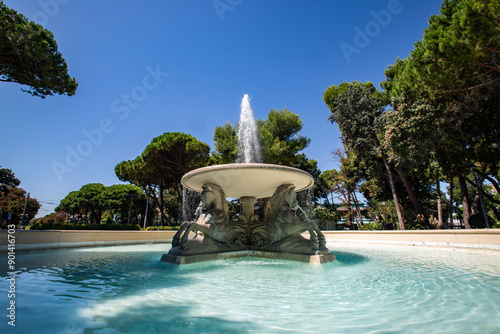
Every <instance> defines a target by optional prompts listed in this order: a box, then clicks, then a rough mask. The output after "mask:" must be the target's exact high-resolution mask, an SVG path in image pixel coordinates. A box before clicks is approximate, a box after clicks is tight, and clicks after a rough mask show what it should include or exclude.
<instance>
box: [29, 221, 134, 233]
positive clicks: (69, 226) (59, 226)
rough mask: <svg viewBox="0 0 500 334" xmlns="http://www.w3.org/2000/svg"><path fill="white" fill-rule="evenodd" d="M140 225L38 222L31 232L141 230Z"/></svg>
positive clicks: (33, 225) (32, 226)
mask: <svg viewBox="0 0 500 334" xmlns="http://www.w3.org/2000/svg"><path fill="white" fill-rule="evenodd" d="M140 229H141V227H140V226H139V225H134V224H130V225H127V224H73V223H56V222H50V221H48V222H36V223H34V224H32V225H31V227H30V230H117V231H118V230H136V231H138V230H140Z"/></svg>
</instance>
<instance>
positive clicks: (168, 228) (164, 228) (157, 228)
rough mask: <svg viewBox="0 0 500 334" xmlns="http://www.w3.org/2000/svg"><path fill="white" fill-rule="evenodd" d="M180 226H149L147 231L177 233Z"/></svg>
mask: <svg viewBox="0 0 500 334" xmlns="http://www.w3.org/2000/svg"><path fill="white" fill-rule="evenodd" d="M179 227H180V226H148V227H146V231H177V230H178V229H179Z"/></svg>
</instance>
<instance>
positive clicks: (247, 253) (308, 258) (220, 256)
mask: <svg viewBox="0 0 500 334" xmlns="http://www.w3.org/2000/svg"><path fill="white" fill-rule="evenodd" d="M240 257H258V258H265V259H273V260H291V261H297V262H305V263H309V264H324V263H328V262H332V261H335V260H336V258H335V254H333V253H329V254H322V255H305V254H292V253H278V252H264V251H258V250H242V251H235V252H223V253H211V254H197V255H171V254H163V256H162V257H161V261H163V262H168V263H173V264H189V263H196V262H203V261H213V260H227V259H234V258H240Z"/></svg>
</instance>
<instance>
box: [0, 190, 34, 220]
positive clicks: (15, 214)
mask: <svg viewBox="0 0 500 334" xmlns="http://www.w3.org/2000/svg"><path fill="white" fill-rule="evenodd" d="M26 199H27V193H26V191H25V190H24V189H22V188H17V187H7V188H6V191H5V192H1V191H0V215H1V218H0V225H5V224H7V223H8V219H7V217H8V214H9V213H11V214H12V217H11V219H10V223H11V224H15V225H17V224H18V223H19V222H20V220H21V218H22V214H23V212H24V207H25V205H26ZM27 203H28V205H27V206H26V217H25V218H26V219H27V220H28V221H30V220H32V219H33V218H34V217H35V216H36V214H37V213H38V209H40V203H39V202H38V201H37V200H36V199H34V198H31V197H30V198H29V199H28V201H27Z"/></svg>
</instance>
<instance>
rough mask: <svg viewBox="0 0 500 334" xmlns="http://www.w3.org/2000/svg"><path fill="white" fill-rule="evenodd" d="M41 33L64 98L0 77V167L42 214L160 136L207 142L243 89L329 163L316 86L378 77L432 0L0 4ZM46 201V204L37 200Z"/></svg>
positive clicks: (26, 0) (403, 49)
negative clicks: (295, 118) (279, 114)
mask: <svg viewBox="0 0 500 334" xmlns="http://www.w3.org/2000/svg"><path fill="white" fill-rule="evenodd" d="M4 3H5V4H6V5H7V6H9V7H10V8H13V9H15V10H17V11H18V12H20V13H22V14H24V15H25V16H27V17H28V18H29V19H30V20H34V21H36V22H38V23H42V24H43V25H44V27H45V28H47V29H49V30H50V31H52V32H53V33H54V36H55V39H56V41H57V43H58V45H59V51H60V52H61V53H62V54H63V57H64V58H65V59H66V61H67V63H68V68H69V73H70V75H71V76H72V77H75V78H76V80H77V81H78V83H79V85H78V89H77V92H76V95H74V96H72V97H67V96H59V95H57V96H52V97H47V98H46V99H40V98H38V97H32V96H31V95H30V94H28V93H24V92H22V91H21V87H22V86H21V85H19V84H15V83H3V82H0V101H1V102H0V113H1V120H2V123H1V137H0V165H1V166H2V167H4V168H10V169H12V170H13V172H14V173H15V175H16V177H18V178H19V179H20V180H21V185H20V186H21V187H22V188H24V189H26V190H27V191H28V192H30V193H31V197H34V198H37V199H38V200H39V201H40V202H41V203H42V208H41V209H40V211H39V213H38V216H44V215H46V214H48V213H50V212H53V209H54V208H55V206H56V205H57V204H58V203H59V201H60V200H61V199H62V198H64V197H65V196H66V195H67V194H68V193H69V192H70V191H73V190H78V189H79V188H80V187H81V186H82V185H84V184H87V183H92V182H99V183H103V184H104V185H106V186H109V185H112V184H116V183H120V181H119V180H118V179H117V177H116V176H115V173H114V167H115V165H116V164H118V163H119V162H121V161H123V160H129V159H134V158H135V157H137V156H138V155H140V154H141V152H142V151H143V149H144V148H145V147H146V145H147V144H149V143H150V142H151V140H152V139H153V138H154V137H156V136H159V135H161V134H162V133H164V132H185V133H189V134H191V135H193V136H194V137H196V138H197V139H199V140H201V141H203V142H205V143H207V144H209V145H210V146H211V147H212V148H213V139H212V137H213V133H214V129H215V127H216V126H217V125H223V124H224V123H225V122H226V121H230V122H231V123H233V124H234V123H236V122H238V119H239V108H240V103H241V100H242V98H243V95H244V94H249V95H250V97H251V99H252V102H251V103H252V109H253V112H254V115H255V118H256V119H262V118H266V116H267V113H268V112H269V110H270V109H273V108H274V109H282V108H285V107H286V108H288V109H289V110H291V111H293V112H295V113H297V114H298V115H299V116H300V117H301V118H302V120H303V123H304V125H303V128H302V131H301V134H302V135H304V136H308V137H310V138H311V144H310V146H309V147H308V148H307V149H306V150H305V153H306V154H307V157H308V158H310V159H315V160H317V161H318V165H319V168H320V169H321V170H322V171H324V170H328V169H332V168H336V167H337V163H336V162H335V161H332V158H331V154H330V152H331V151H332V150H333V149H335V148H338V147H340V146H341V144H340V140H339V136H340V133H339V130H338V128H337V126H336V125H335V124H331V123H330V122H329V121H328V120H327V118H328V116H329V114H330V112H329V110H328V108H327V107H326V105H325V104H324V102H323V92H324V91H325V89H326V88H327V87H328V86H330V85H338V84H339V83H341V82H343V81H353V80H358V81H372V82H374V83H375V84H376V85H378V83H379V82H380V81H382V80H384V69H385V68H386V66H387V65H389V64H393V63H394V61H395V59H396V57H401V58H404V57H407V56H408V54H409V53H410V51H411V50H412V48H413V44H414V43H415V42H416V41H417V40H419V39H421V37H422V34H423V30H424V29H425V28H426V27H427V25H428V19H429V16H430V15H432V14H437V13H438V12H439V8H440V4H441V1H438V0H419V1H416V0H415V1H412V0H400V1H397V0H389V1H388V0H382V1H378V0H377V1H373V0H371V1H368V0H353V1H336V0H328V1H327V0H315V1H306V0H272V1H270V0H216V1H213V0H206V1H201V0H198V1H195V0H191V1H185V0H184V1H181V0H177V1H173V0H150V1H128V0H126V1H125V0H124V1H97V0H87V1H76V0H40V1H34V0H4ZM51 203H52V204H51Z"/></svg>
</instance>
